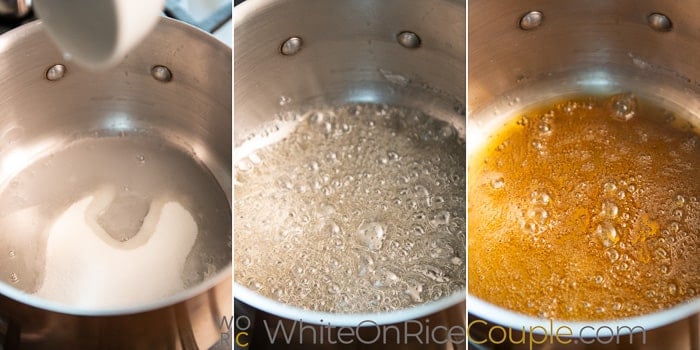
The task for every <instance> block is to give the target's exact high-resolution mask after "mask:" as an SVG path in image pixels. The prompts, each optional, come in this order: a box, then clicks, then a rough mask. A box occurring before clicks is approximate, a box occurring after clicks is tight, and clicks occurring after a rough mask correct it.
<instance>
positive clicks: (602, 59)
mask: <svg viewBox="0 0 700 350" xmlns="http://www.w3.org/2000/svg"><path fill="white" fill-rule="evenodd" d="M698 11H700V4H698V3H697V2H693V1H675V2H667V1H654V0H648V1H631V0H630V1H605V0H599V1H585V2H584V1H555V0H534V1H508V0H506V1H488V0H472V1H469V67H468V68H469V80H468V87H469V90H468V91H469V95H468V96H469V102H468V119H469V121H468V124H469V131H468V133H467V148H468V150H467V155H469V154H470V152H473V151H475V150H478V149H480V148H481V147H482V146H483V145H484V143H485V142H486V140H487V136H488V135H489V133H491V132H493V130H492V127H497V126H498V125H503V122H504V121H505V120H506V119H508V118H511V117H513V116H514V115H516V113H518V111H519V110H522V109H524V108H527V107H528V106H533V105H535V106H536V105H537V104H538V103H541V102H543V101H549V100H552V99H554V98H557V97H562V96H569V95H576V94H582V93H594V94H601V93H603V94H605V93H607V94H612V93H619V92H633V93H635V94H637V95H639V96H643V97H644V98H647V99H649V100H652V101H655V102H657V103H659V104H660V105H663V106H667V107H668V108H669V109H670V110H674V111H681V112H682V113H684V114H688V115H690V116H693V118H694V120H693V122H694V123H697V121H698V120H700V119H698V118H700V112H699V111H700V98H698V97H700V84H698V81H699V80H700V64H699V63H698V60H697V59H696V58H697V54H698V53H700V35H699V33H700V24H699V23H698V21H697V20H696V18H695V14H696V13H698ZM470 263H478V262H470ZM698 268H700V267H698ZM475 283H476V282H475ZM468 303H469V304H468V306H469V312H470V313H471V314H472V315H474V317H478V318H481V319H485V320H488V321H491V322H494V323H496V324H500V325H504V326H510V327H513V328H514V329H521V328H522V326H530V325H542V324H547V325H548V324H549V323H548V322H549V321H548V320H543V319H537V318H533V317H526V316H524V315H521V314H517V313H514V312H512V311H509V310H505V309H503V308H500V307H498V306H495V305H492V304H490V303H487V302H485V301H483V300H481V299H479V298H476V297H474V296H471V295H470V296H469V302H468ZM698 313H700V299H698V298H695V299H694V300H691V301H689V302H687V303H684V304H681V305H677V306H675V307H672V308H670V309H667V310H663V311H659V312H656V313H653V314H649V315H643V316H639V317H633V318H629V319H620V320H609V321H605V322H569V323H566V322H560V321H559V320H554V321H555V327H557V325H561V324H564V325H567V326H569V327H571V328H573V333H574V334H576V335H578V334H582V335H585V336H595V334H593V333H592V332H594V331H595V330H596V329H598V328H599V327H603V326H607V327H612V328H613V329H615V326H617V325H623V326H624V325H627V326H640V327H643V328H644V329H646V330H647V334H646V339H647V340H649V342H650V343H648V344H647V345H646V346H647V347H648V348H660V347H661V346H662V345H663V346H667V343H666V342H668V341H669V337H670V338H678V339H680V343H679V344H694V345H688V347H678V348H693V347H697V346H698V341H699V340H698V337H697V331H698V330H697V325H698V323H697V320H698ZM653 332H656V333H653ZM653 334H655V335H656V336H654V335H653ZM669 334H671V335H669ZM693 334H694V335H693ZM637 340H638V341H637V343H635V344H634V345H632V346H630V347H629V348H635V346H641V347H640V348H644V345H642V344H641V341H640V340H641V339H640V338H637ZM689 341H690V342H691V343H688V342H689ZM651 342H655V343H653V344H652V343H651ZM654 344H656V345H654ZM669 346H670V345H669ZM548 348H549V347H548ZM625 348H627V347H625Z"/></svg>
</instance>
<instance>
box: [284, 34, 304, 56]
mask: <svg viewBox="0 0 700 350" xmlns="http://www.w3.org/2000/svg"><path fill="white" fill-rule="evenodd" d="M303 43H304V42H303V41H302V40H301V38H300V37H298V36H293V37H291V38H289V39H287V40H285V41H284V42H283V43H282V46H281V47H280V52H281V53H282V54H283V55H285V56H291V55H294V54H296V53H297V52H299V51H301V45H302V44H303Z"/></svg>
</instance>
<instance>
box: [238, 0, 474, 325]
mask: <svg viewBox="0 0 700 350" xmlns="http://www.w3.org/2000/svg"><path fill="white" fill-rule="evenodd" d="M234 15H235V23H236V27H235V32H236V35H235V38H234V39H235V42H234V46H235V48H236V49H235V57H234V69H235V81H234V91H235V96H234V101H235V104H234V106H235V111H234V112H235V113H234V115H235V118H234V147H237V146H240V145H241V144H242V143H243V142H244V141H245V140H246V139H247V138H248V137H249V136H250V135H251V134H255V133H265V132H266V131H267V130H270V127H272V129H274V125H275V123H276V122H277V121H279V120H280V119H282V118H284V115H285V114H286V113H297V112H300V111H301V112H303V111H304V110H308V109H312V108H314V107H315V106H329V105H336V104H342V103H348V102H369V103H385V104H391V105H401V106H406V107H413V108H417V109H420V110H423V111H425V112H426V113H429V114H432V115H433V116H436V117H438V118H442V119H445V120H448V121H450V122H451V123H452V124H454V125H455V126H456V127H457V129H458V130H459V131H460V133H464V132H465V119H464V110H465V109H464V96H465V77H466V71H465V64H464V62H465V53H466V48H465V33H466V28H465V7H464V2H463V1H451V0H433V1H409V2H407V1H403V0H387V1H340V0H333V1H328V0H249V1H246V2H244V3H243V4H241V5H239V6H237V7H236V11H235V13H234ZM405 31H410V32H412V33H415V34H416V36H417V37H419V38H420V39H421V44H420V47H418V48H416V49H411V50H407V49H406V47H404V46H402V45H401V44H400V43H399V42H398V40H397V39H398V38H397V36H398V35H399V34H400V33H402V32H405ZM292 36H298V37H300V38H302V39H303V48H302V49H301V50H299V51H298V52H297V53H296V54H294V55H283V54H281V53H280V47H281V45H282V43H284V42H285V41H286V40H287V39H288V38H290V37H292ZM407 43H409V44H410V42H407ZM235 152H240V149H236V151H235ZM234 156H235V157H237V156H238V155H237V154H236V155H234ZM234 293H238V294H236V296H237V298H241V299H240V300H242V301H244V302H246V303H248V304H250V305H251V306H253V307H256V308H258V309H261V310H264V311H267V312H269V313H271V314H276V315H280V314H282V313H284V314H285V315H288V316H286V317H288V318H294V319H300V318H302V319H304V320H305V321H306V320H308V321H309V322H316V323H318V322H319V321H318V320H319V319H323V320H324V323H326V322H332V323H333V324H334V325H339V324H340V325H344V324H346V323H350V322H355V321H353V320H355V319H356V318H359V317H367V318H372V319H376V315H367V316H366V315H353V316H356V317H355V318H351V317H347V316H346V317H344V315H339V314H324V315H320V314H319V313H316V314H313V313H311V312H309V311H304V310H301V309H298V308H291V307H290V308H283V307H280V305H275V304H274V303H273V302H272V301H271V300H269V299H266V298H261V297H257V298H255V297H254V293H253V292H251V291H250V290H247V289H245V288H244V287H243V286H241V285H239V284H235V283H234ZM445 300H447V301H449V305H452V307H457V308H459V307H460V306H454V305H457V304H458V303H459V302H460V301H463V300H464V291H461V292H459V293H456V294H455V295H453V296H450V298H449V299H448V298H446V299H445ZM443 304H444V303H443ZM425 305H428V306H426V307H425V308H423V309H420V311H416V310H414V311H415V312H419V313H420V314H412V313H409V312H403V311H406V310H399V311H396V312H392V313H387V314H385V315H382V316H384V317H383V318H382V322H383V323H394V322H399V321H402V320H406V319H410V318H411V317H409V315H412V317H419V316H424V315H427V314H431V313H434V312H437V311H439V310H441V309H442V308H443V307H444V306H440V305H441V304H437V303H436V304H432V305H431V304H430V303H428V304H425ZM425 305H422V306H425ZM449 305H448V306H449ZM462 308H463V306H462ZM417 310H418V309H417ZM329 317H330V318H329ZM367 318H364V319H367ZM360 319H362V318H360Z"/></svg>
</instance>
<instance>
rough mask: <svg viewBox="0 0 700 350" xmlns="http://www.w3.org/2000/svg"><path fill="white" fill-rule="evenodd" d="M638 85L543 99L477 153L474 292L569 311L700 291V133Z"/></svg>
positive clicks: (648, 308)
mask: <svg viewBox="0 0 700 350" xmlns="http://www.w3.org/2000/svg"><path fill="white" fill-rule="evenodd" d="M685 120H689V119H684V118H681V117H677V116H675V115H674V114H673V113H671V112H669V111H667V110H665V109H663V108H661V107H659V106H656V105H653V104H650V103H648V102H645V101H644V100H641V99H638V98H637V97H635V96H633V95H631V94H620V95H615V96H607V97H578V98H574V99H569V100H566V101H563V102H558V103H554V104H549V105H546V106H539V107H536V108H534V109H531V110H527V111H525V112H524V113H521V114H519V115H518V116H516V117H515V118H514V119H513V120H511V121H509V122H508V123H506V124H505V125H504V126H503V127H502V128H500V129H499V130H498V131H497V132H496V133H495V134H494V135H492V136H491V138H490V139H489V140H488V142H487V143H485V146H484V147H483V148H482V149H481V150H479V151H477V152H475V153H474V154H473V155H472V156H471V157H470V163H469V164H470V165H469V189H468V191H469V209H468V210H469V225H468V228H469V231H468V232H469V240H468V248H469V271H468V273H469V292H470V294H472V295H474V296H477V297H479V298H482V299H484V300H486V301H489V302H492V303H494V304H496V305H500V306H502V307H504V308H507V309H510V310H514V311H517V312H521V313H525V314H529V315H534V316H538V317H544V318H554V319H560V320H602V319H613V318H620V317H627V316H634V315H641V314H646V313H650V312H654V311H657V310H661V309H666V308H669V307H671V306H674V305H677V304H679V303H682V302H685V301H688V300H690V299H693V298H695V297H696V295H697V294H698V293H700V254H699V253H700V249H699V244H698V230H699V229H700V202H698V198H700V181H698V178H697V174H698V171H700V144H699V143H700V142H698V141H699V138H698V135H697V134H696V132H695V131H693V127H692V126H691V124H690V123H689V122H687V121H685Z"/></svg>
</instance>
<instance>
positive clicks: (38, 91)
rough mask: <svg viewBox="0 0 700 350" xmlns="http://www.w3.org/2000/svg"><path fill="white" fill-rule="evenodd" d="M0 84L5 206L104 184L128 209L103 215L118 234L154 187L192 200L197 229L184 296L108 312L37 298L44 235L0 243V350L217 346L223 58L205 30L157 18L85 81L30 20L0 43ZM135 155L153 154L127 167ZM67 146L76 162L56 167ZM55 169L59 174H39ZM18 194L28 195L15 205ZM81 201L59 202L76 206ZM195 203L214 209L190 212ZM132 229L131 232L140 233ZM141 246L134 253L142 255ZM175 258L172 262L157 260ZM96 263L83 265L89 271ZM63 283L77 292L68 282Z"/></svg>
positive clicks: (227, 232)
mask: <svg viewBox="0 0 700 350" xmlns="http://www.w3.org/2000/svg"><path fill="white" fill-rule="evenodd" d="M0 86H1V87H2V88H1V89H0V175H1V176H0V190H1V192H0V193H2V198H1V199H0V202H2V203H0V206H3V208H8V207H13V208H15V209H18V210H20V209H23V208H22V206H25V205H26V206H32V207H31V208H39V209H36V210H39V211H40V210H44V209H41V208H43V207H42V206H43V205H45V204H46V203H49V202H50V201H53V200H54V199H55V198H58V197H59V196H58V195H59V194H61V193H63V194H65V193H69V192H71V191H74V192H76V193H77V194H76V195H75V196H78V195H84V194H85V193H87V192H89V191H92V190H94V189H95V187H94V186H95V185H96V184H98V183H105V184H109V185H114V186H115V187H114V188H115V189H114V191H116V193H117V197H116V198H120V197H119V196H121V195H125V196H126V197H123V199H124V198H131V199H125V201H123V202H122V203H121V206H119V208H121V209H119V208H116V207H109V209H106V210H107V211H108V212H112V213H117V214H118V215H117V219H116V221H114V220H113V222H112V223H111V224H107V225H106V226H105V227H107V226H110V225H112V226H113V227H119V224H124V222H121V221H120V220H119V219H118V218H119V217H120V216H119V215H121V214H119V213H120V212H121V213H122V214H123V213H125V212H126V213H131V212H130V210H132V211H134V210H135V211H138V208H139V207H143V203H144V202H143V201H140V200H136V201H132V200H133V199H134V198H136V197H138V196H139V195H142V194H145V193H150V192H153V191H155V189H156V188H158V189H159V191H163V193H166V194H167V195H172V196H174V197H177V198H180V197H178V196H180V195H182V194H183V193H189V192H194V193H189V194H188V195H187V196H184V195H183V197H182V198H181V199H182V200H181V203H183V204H182V205H183V206H185V207H187V208H189V210H190V213H191V216H192V217H193V220H195V221H196V222H197V224H198V225H199V232H198V235H197V238H196V240H194V242H193V243H192V244H193V248H192V251H191V253H189V255H187V256H186V263H185V265H184V266H185V270H187V271H179V272H178V271H176V272H175V273H178V274H181V275H182V276H186V275H187V276H189V277H182V278H183V280H184V283H185V284H184V290H181V291H180V292H176V293H175V294H167V295H162V296H161V297H157V298H152V299H149V300H139V301H138V302H134V303H129V302H128V300H127V301H126V302H124V301H122V302H121V303H120V304H119V305H118V306H104V307H101V306H100V305H99V304H98V305H92V306H89V307H87V306H84V305H83V304H80V303H82V302H86V301H85V300H79V301H78V302H79V304H78V305H75V304H71V303H66V302H62V301H60V300H59V301H56V300H50V299H45V298H41V297H39V296H37V295H34V294H32V293H33V291H34V290H36V289H37V288H38V285H39V284H40V282H37V281H40V280H41V279H37V276H41V274H42V273H43V271H44V268H43V267H42V265H41V264H38V265H35V267H34V268H33V269H32V268H28V267H27V266H30V264H31V263H32V262H33V261H45V259H47V258H46V257H45V254H44V250H45V249H46V239H45V238H46V237H44V239H43V240H41V239H36V240H34V239H35V238H37V237H42V234H43V233H42V234H39V235H38V236H36V237H32V236H31V235H29V234H27V233H26V232H22V231H21V230H20V231H4V232H0V251H2V253H0V270H2V271H3V276H0V348H2V349H16V348H22V349H46V348H74V349H78V348H80V349H105V348H115V349H116V348H121V349H182V348H185V349H193V348H197V346H199V347H205V348H208V347H210V346H212V345H214V344H216V343H217V342H218V341H219V339H220V338H221V332H225V331H226V329H223V330H222V329H221V322H222V318H223V317H230V312H231V311H230V310H231V246H230V244H231V243H230V242H231V216H230V215H231V214H230V208H231V195H230V193H231V142H230V141H231V112H232V109H231V49H230V48H228V47H227V46H225V45H223V44H222V43H220V42H218V41H217V40H216V39H214V38H213V37H211V36H210V35H208V34H207V33H205V32H202V31H200V30H199V29H196V28H194V27H191V26H189V25H185V24H183V23H181V22H177V21H174V20H169V19H165V18H163V19H161V20H160V22H159V23H158V25H157V27H156V29H155V30H154V31H153V32H152V33H151V34H150V35H149V36H148V37H147V38H146V39H145V41H144V42H143V43H142V44H141V45H140V46H138V48H136V49H135V50H134V51H133V52H131V53H130V54H129V55H128V57H127V58H126V59H125V60H124V61H123V62H122V63H120V64H119V65H117V66H116V67H115V68H113V69H109V70H106V71H99V72H93V71H87V70H84V69H82V68H81V67H79V66H77V65H75V64H73V63H72V62H71V61H70V60H67V59H66V58H64V56H63V55H62V54H61V52H59V51H58V50H57V48H56V47H55V45H54V44H53V43H52V41H51V40H50V39H49V37H48V36H47V34H46V32H45V31H44V28H43V26H42V24H41V23H40V22H38V21H37V22H34V23H30V24H27V25H23V26H21V27H19V28H17V29H15V30H13V31H10V32H8V33H6V34H3V35H2V36H0ZM76 144H77V145H79V146H74V145H76ZM80 145H84V146H80ZM134 145H137V146H134ZM138 145H150V146H148V147H150V148H148V149H147V150H145V151H144V153H143V154H141V153H135V154H131V155H129V156H125V154H128V152H130V151H129V150H131V149H133V147H136V148H137V149H138V148H139V147H141V146H138ZM70 147H73V148H72V149H73V151H72V152H73V153H72V154H73V156H72V157H73V158H61V159H59V158H60V157H61V154H62V153H61V152H62V150H65V149H69V148H70ZM76 147H77V148H76ZM129 147H132V148H129ZM144 147H146V146H144ZM125 152H126V153H125ZM75 155H84V156H85V157H82V156H75ZM54 156H55V157H54ZM125 157H126V158H125ZM88 160H89V161H88ZM171 160H172V161H173V162H175V160H177V162H179V163H177V164H178V165H175V163H171ZM133 161H135V163H134V162H133ZM66 162H68V163H66ZM59 163H60V164H61V165H60V169H61V171H60V172H58V171H57V172H55V173H51V172H46V171H43V170H42V169H51V167H52V166H58V165H57V164H59ZM139 164H140V165H139ZM42 167H44V168H42ZM105 169H106V170H105ZM148 169H150V170H148ZM34 171H36V172H34ZM154 174H157V175H158V177H154ZM93 175H94V176H93ZM19 176H23V177H22V178H21V181H20V178H19ZM39 178H41V181H39V180H37V179H39ZM76 179H77V180H76ZM22 181H24V182H22ZM200 181H205V182H207V184H208V185H207V186H208V187H206V188H207V190H206V191H200V192H196V191H191V190H190V189H191V188H197V185H199V184H200V183H199V182H200ZM26 183H32V184H33V185H32V186H34V187H27V188H26V191H25V192H23V193H17V192H16V188H24V187H22V186H24V184H26ZM164 184H171V185H170V186H166V185H164ZM13 191H14V192H13ZM81 191H82V192H81ZM149 191H150V192H149ZM188 191H189V192H188ZM127 192H128V193H130V194H126V193H127ZM151 194H153V193H151ZM12 196H14V197H12ZM75 196H73V197H71V198H68V197H70V196H68V197H66V198H68V199H69V201H73V200H77V199H78V198H77V197H75ZM145 200H146V202H145V203H146V208H147V205H148V202H147V201H148V199H145ZM54 204H56V205H64V206H66V205H67V204H66V203H54ZM201 205H208V206H209V208H212V209H211V210H209V211H208V212H198V211H197V210H194V208H198V207H200V206H201ZM3 210H5V209H3ZM32 210H34V209H32ZM36 212H38V211H36ZM24 213H30V214H31V213H35V211H30V212H24ZM8 215H12V213H9V212H0V217H5V218H6V217H7V216H8ZM31 215H33V214H31ZM31 215H29V216H26V217H24V218H25V219H26V220H23V221H22V220H20V221H18V222H19V223H24V224H27V225H29V226H28V227H30V226H31V225H32V224H37V223H38V222H41V221H40V220H41V218H39V217H38V216H37V217H34V216H31ZM86 215H87V214H86ZM202 217H204V218H210V219H211V218H214V219H213V220H214V221H217V223H218V224H217V226H216V227H214V226H211V225H209V224H208V223H206V222H203V220H201V219H198V218H202ZM126 218H129V216H126ZM35 219H36V220H35ZM141 219H143V217H141ZM136 223H137V224H138V226H136V227H137V228H138V227H139V226H140V225H141V224H142V222H138V220H136ZM114 225H116V226H114ZM208 225H209V226H208ZM126 226H128V225H126ZM126 226H124V225H122V226H121V227H122V229H124V228H125V227H126ZM110 227H111V226H110ZM105 230H107V231H109V227H107V228H105ZM174 231H175V230H173V232H169V231H167V230H166V231H165V233H164V234H165V235H166V241H168V240H177V239H178V237H175V236H172V237H168V236H167V235H169V234H171V233H174ZM133 233H134V232H132V234H133ZM110 234H111V233H110ZM117 234H118V235H122V236H121V238H119V237H114V238H115V239H116V241H117V242H118V241H119V240H122V241H126V242H125V243H124V245H125V246H128V245H129V244H131V243H129V242H130V241H131V239H132V238H133V237H132V236H133V235H131V236H130V235H125V233H124V232H118V233H117ZM147 239H148V238H146V240H147ZM137 241H138V242H135V243H134V244H132V245H139V244H145V243H144V242H143V240H141V239H139V240H137ZM60 243H61V244H64V245H66V246H67V247H68V246H70V247H74V248H76V249H73V250H71V251H76V250H80V249H92V248H90V247H88V246H84V244H85V242H81V241H72V242H60ZM113 244H115V245H118V244H119V243H113ZM17 245H19V246H22V247H24V248H21V249H20V248H17V247H16V246H17ZM32 247H33V248H32ZM169 254H173V252H171V251H167V250H166V251H164V250H160V251H156V253H155V255H158V256H162V257H168V256H169ZM148 258H153V257H148ZM46 261H49V260H46ZM128 264H129V263H125V265H124V266H122V267H123V269H124V270H125V271H132V272H133V271H139V270H142V271H148V270H149V269H154V267H153V266H137V267H134V266H130V265H128ZM93 265H96V264H91V263H86V264H84V269H85V271H91V270H90V269H92V268H93V267H94V266H93ZM36 266H38V267H36ZM135 268H136V269H135ZM11 269H16V270H11ZM20 270H21V271H23V272H22V273H19V271H20ZM47 271H48V270H47ZM98 273H99V272H98ZM111 273H113V275H111V276H101V277H100V278H98V279H96V280H95V281H94V283H95V284H92V283H87V284H85V285H83V287H82V288H85V290H81V292H82V291H84V292H85V293H87V294H86V295H90V294H89V292H90V291H89V290H90V289H92V288H95V289H97V290H99V288H98V287H100V286H99V285H96V284H97V283H109V282H110V281H113V280H114V279H116V278H124V276H119V273H120V272H119V269H117V270H115V271H112V272H111ZM150 273H151V275H154V276H157V275H158V271H150ZM97 276H99V274H98V275H97ZM100 281H101V282H100ZM83 282H84V281H83ZM63 283H65V284H66V285H70V284H71V283H76V282H75V279H71V278H68V277H66V278H65V279H64V280H63ZM149 283H152V281H145V280H139V281H135V282H134V284H135V285H136V286H134V285H130V286H125V287H128V288H129V289H131V290H132V291H133V290H134V289H135V287H136V288H144V289H143V290H145V287H146V286H147V285H149ZM120 288H121V287H120V286H116V287H115V289H120ZM69 290H70V288H69ZM137 291H138V290H137ZM117 294H118V293H117ZM137 294H138V293H137ZM95 297H97V298H99V297H100V296H99V295H96V296H95ZM107 301H110V302H111V301H112V300H107ZM110 305H111V304H110Z"/></svg>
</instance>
